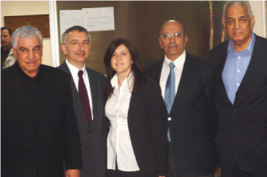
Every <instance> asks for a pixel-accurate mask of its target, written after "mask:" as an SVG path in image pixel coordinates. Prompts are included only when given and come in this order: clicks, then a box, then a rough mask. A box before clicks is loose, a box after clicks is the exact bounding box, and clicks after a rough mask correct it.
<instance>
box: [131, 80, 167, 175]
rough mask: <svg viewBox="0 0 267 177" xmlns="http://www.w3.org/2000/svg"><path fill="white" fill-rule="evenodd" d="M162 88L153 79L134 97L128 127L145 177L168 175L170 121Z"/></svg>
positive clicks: (144, 84) (135, 93) (134, 93)
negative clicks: (168, 129) (168, 131)
mask: <svg viewBox="0 0 267 177" xmlns="http://www.w3.org/2000/svg"><path fill="white" fill-rule="evenodd" d="M164 111H165V105H164V102H163V99H162V97H161V93H160V88H159V86H158V84H157V83H155V82H154V81H152V80H151V79H150V78H147V79H146V82H143V83H142V84H141V86H140V87H139V89H137V90H136V91H135V92H133V93H132V96H131V100H130V105H129V111H128V126H129V132H130V138H131V142H132V146H133V150H134V154H135V157H136V160H137V164H138V166H139V168H140V171H141V173H142V176H144V177H145V176H147V177H150V176H148V175H147V174H150V175H151V174H152V173H153V174H155V176H157V175H165V174H166V164H167V154H168V142H167V136H166V135H167V121H166V120H167V118H166V117H164V116H165V115H164V113H165V112H164Z"/></svg>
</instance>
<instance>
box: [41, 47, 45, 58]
mask: <svg viewBox="0 0 267 177" xmlns="http://www.w3.org/2000/svg"><path fill="white" fill-rule="evenodd" d="M43 48H44V46H43V45H42V47H41V56H43Z"/></svg>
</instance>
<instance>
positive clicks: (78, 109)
mask: <svg viewBox="0 0 267 177" xmlns="http://www.w3.org/2000/svg"><path fill="white" fill-rule="evenodd" d="M59 69H61V70H62V71H64V72H66V73H68V74H70V80H71V92H72V100H73V106H74V111H75V115H76V116H77V117H76V118H77V120H78V123H79V122H81V124H82V125H86V128H87V129H88V128H89V126H88V124H87V120H86V117H85V114H84V112H83V108H82V104H81V101H80V97H79V94H78V91H77V88H76V86H75V83H74V80H73V78H72V75H71V72H70V69H69V67H68V66H67V64H66V62H64V63H63V64H62V65H61V66H60V67H59ZM87 73H88V70H87ZM88 77H89V73H88ZM81 115H82V116H81ZM79 124H80V123H79ZM92 125H93V122H92ZM92 125H91V126H92ZM83 127H84V126H83Z"/></svg>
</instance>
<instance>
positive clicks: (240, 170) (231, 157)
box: [210, 1, 267, 177]
mask: <svg viewBox="0 0 267 177" xmlns="http://www.w3.org/2000/svg"><path fill="white" fill-rule="evenodd" d="M254 21H255V19H254V16H253V14H252V11H251V7H250V5H249V3H248V2H244V1H230V2H227V3H226V4H225V6H224V10H223V20H222V23H223V26H224V28H225V30H226V32H227V34H228V36H229V38H230V40H229V41H226V42H223V43H221V44H219V45H218V46H216V47H215V48H213V49H212V51H211V52H210V57H211V59H212V62H213V70H214V74H215V78H216V88H217V89H216V108H217V114H218V123H219V124H218V131H217V136H216V147H217V151H218V155H219V159H220V163H221V168H222V177H266V176H267V40H266V39H264V38H261V37H259V36H257V35H255V34H254V33H253V32H252V28H253V25H254Z"/></svg>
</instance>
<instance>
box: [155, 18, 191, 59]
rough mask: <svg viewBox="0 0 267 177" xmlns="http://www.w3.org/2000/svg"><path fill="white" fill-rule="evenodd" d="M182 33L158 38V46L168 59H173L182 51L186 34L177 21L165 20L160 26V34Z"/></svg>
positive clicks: (185, 41)
mask: <svg viewBox="0 0 267 177" xmlns="http://www.w3.org/2000/svg"><path fill="white" fill-rule="evenodd" d="M167 33H169V34H174V33H180V34H182V35H181V36H180V37H174V36H173V35H172V36H171V37H170V38H163V37H160V38H159V44H160V47H161V48H162V49H163V50H164V52H165V54H166V56H167V58H168V59H170V60H172V61H173V60H175V59H176V58H178V57H179V56H180V55H181V54H182V53H183V51H184V49H185V47H186V44H187V36H185V35H184V29H183V26H182V24H181V23H179V22H177V21H173V22H166V23H164V24H163V25H162V27H161V35H164V34H167Z"/></svg>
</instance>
